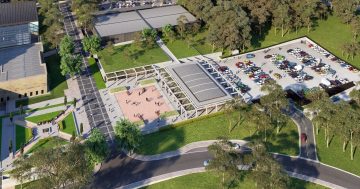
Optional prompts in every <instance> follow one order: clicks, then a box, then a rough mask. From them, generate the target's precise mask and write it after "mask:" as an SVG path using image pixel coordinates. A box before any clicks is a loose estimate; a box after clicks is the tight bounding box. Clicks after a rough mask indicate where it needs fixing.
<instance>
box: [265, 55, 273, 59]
mask: <svg viewBox="0 0 360 189" xmlns="http://www.w3.org/2000/svg"><path fill="white" fill-rule="evenodd" d="M271 57H272V55H270V54H268V55H265V56H264V58H265V59H269V58H271Z"/></svg>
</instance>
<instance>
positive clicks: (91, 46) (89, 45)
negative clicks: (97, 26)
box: [82, 35, 101, 54]
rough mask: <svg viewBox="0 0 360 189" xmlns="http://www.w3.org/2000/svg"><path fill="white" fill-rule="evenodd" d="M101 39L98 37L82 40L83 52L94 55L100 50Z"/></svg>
mask: <svg viewBox="0 0 360 189" xmlns="http://www.w3.org/2000/svg"><path fill="white" fill-rule="evenodd" d="M100 42H101V39H100V38H99V37H98V36H94V35H93V36H90V37H85V38H84V39H83V40H82V44H83V47H84V50H85V51H86V52H90V53H91V54H96V53H97V52H98V51H99V50H100Z"/></svg>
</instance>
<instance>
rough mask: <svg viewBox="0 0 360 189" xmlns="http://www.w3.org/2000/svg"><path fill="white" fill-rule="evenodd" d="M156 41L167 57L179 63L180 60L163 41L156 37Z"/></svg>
mask: <svg viewBox="0 0 360 189" xmlns="http://www.w3.org/2000/svg"><path fill="white" fill-rule="evenodd" d="M156 43H157V44H158V45H159V47H160V48H161V49H162V50H163V51H164V53H165V54H166V55H168V56H169V58H170V59H171V60H172V61H173V62H175V63H180V61H179V60H178V59H177V58H176V56H175V55H174V54H173V53H172V52H171V51H170V49H169V48H168V47H167V46H166V45H165V43H164V41H163V40H162V39H161V38H160V37H158V38H157V40H156Z"/></svg>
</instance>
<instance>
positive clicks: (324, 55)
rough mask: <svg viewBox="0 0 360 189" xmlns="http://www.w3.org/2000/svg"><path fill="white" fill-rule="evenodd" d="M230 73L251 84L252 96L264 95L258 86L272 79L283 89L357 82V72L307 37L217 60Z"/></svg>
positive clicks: (250, 92) (359, 79)
mask: <svg viewBox="0 0 360 189" xmlns="http://www.w3.org/2000/svg"><path fill="white" fill-rule="evenodd" d="M219 65H220V66H226V67H227V68H228V72H231V73H230V74H234V75H236V76H238V77H239V78H240V80H241V82H242V83H244V84H246V85H248V86H249V87H250V91H248V94H249V95H250V96H251V97H252V98H253V99H256V98H259V97H260V96H261V95H263V92H261V90H260V88H261V86H262V85H263V84H264V83H265V82H266V80H269V79H274V80H275V81H276V82H277V83H278V84H280V85H281V86H282V87H283V88H284V89H285V90H286V89H292V90H294V91H301V90H303V89H306V88H313V87H319V86H320V84H321V85H322V87H328V88H332V87H335V86H338V85H341V84H345V83H347V82H351V81H354V82H357V81H360V75H359V71H358V70H357V69H355V68H354V67H352V66H350V65H348V64H347V63H345V62H343V61H341V60H339V59H337V58H336V57H335V56H333V55H332V54H330V53H329V52H327V51H326V50H324V49H322V48H321V47H318V46H317V44H315V43H314V42H312V41H311V40H309V39H307V38H301V39H297V40H294V41H290V42H287V43H283V44H280V45H276V46H273V47H271V48H268V49H262V50H259V51H254V52H251V53H247V54H243V55H239V56H236V57H231V58H227V59H224V60H222V61H220V63H219Z"/></svg>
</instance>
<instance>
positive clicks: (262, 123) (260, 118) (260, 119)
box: [248, 106, 271, 142]
mask: <svg viewBox="0 0 360 189" xmlns="http://www.w3.org/2000/svg"><path fill="white" fill-rule="evenodd" d="M248 117H249V120H250V121H251V122H252V123H254V126H256V131H257V132H259V134H260V136H261V134H263V135H264V138H263V140H264V141H265V142H266V141H267V132H268V130H269V129H270V128H269V126H270V124H271V120H270V117H269V116H268V115H267V114H265V113H264V112H262V111H260V110H258V109H257V108H256V107H255V106H252V107H251V110H250V112H249V116H248Z"/></svg>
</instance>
